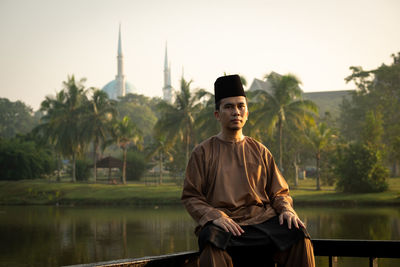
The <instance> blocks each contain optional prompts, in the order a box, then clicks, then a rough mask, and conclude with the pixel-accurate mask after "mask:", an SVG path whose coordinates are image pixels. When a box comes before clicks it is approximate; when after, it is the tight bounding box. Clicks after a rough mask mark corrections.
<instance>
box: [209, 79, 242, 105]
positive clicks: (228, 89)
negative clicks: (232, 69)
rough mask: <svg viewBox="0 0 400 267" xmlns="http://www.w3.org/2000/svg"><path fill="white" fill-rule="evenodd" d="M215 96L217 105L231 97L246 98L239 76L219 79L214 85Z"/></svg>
mask: <svg viewBox="0 0 400 267" xmlns="http://www.w3.org/2000/svg"><path fill="white" fill-rule="evenodd" d="M214 96H215V103H217V102H218V101H220V100H221V99H222V98H226V97H231V96H244V97H246V95H245V93H244V90H243V85H242V81H241V80H240V77H239V75H228V76H222V77H219V78H218V79H217V80H216V81H215V83H214Z"/></svg>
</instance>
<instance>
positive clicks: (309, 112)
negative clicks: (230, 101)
mask: <svg viewBox="0 0 400 267" xmlns="http://www.w3.org/2000/svg"><path fill="white" fill-rule="evenodd" d="M265 78H266V79H267V80H268V81H269V82H270V84H271V90H270V91H269V92H267V91H263V90H259V91H256V96H255V99H252V102H253V103H252V107H251V108H252V110H251V116H252V120H253V121H254V123H253V125H255V127H256V128H258V130H259V131H261V130H264V129H265V130H266V131H267V134H269V135H270V136H273V133H274V132H275V130H278V136H279V163H278V164H279V167H280V168H281V169H282V158H283V134H284V128H285V126H286V125H287V123H288V122H291V123H293V124H295V125H297V126H298V127H299V128H300V127H301V125H302V124H303V122H304V120H313V115H315V114H316V112H317V106H316V105H315V103H314V102H312V101H310V100H303V99H301V94H302V90H301V89H300V86H299V85H300V84H301V81H300V80H299V79H298V78H297V77H296V76H294V75H292V74H286V75H283V76H282V75H279V74H277V73H271V74H269V75H266V76H265Z"/></svg>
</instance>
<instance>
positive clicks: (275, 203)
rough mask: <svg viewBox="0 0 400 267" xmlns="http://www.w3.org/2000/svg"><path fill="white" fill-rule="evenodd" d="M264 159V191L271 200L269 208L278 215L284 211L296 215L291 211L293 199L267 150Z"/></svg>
mask: <svg viewBox="0 0 400 267" xmlns="http://www.w3.org/2000/svg"><path fill="white" fill-rule="evenodd" d="M265 159H266V161H267V166H268V172H267V173H268V183H267V188H266V191H267V194H268V196H269V198H270V200H271V206H272V207H273V208H274V209H275V211H276V212H277V213H278V214H280V213H282V212H284V211H290V212H292V213H294V214H296V212H295V211H294V209H293V199H292V197H291V196H290V195H289V186H288V184H287V182H286V180H285V179H284V178H283V176H282V174H281V172H280V171H279V168H278V166H277V165H276V163H275V160H274V158H273V156H272V155H271V154H270V152H269V151H268V150H267V151H266V156H265Z"/></svg>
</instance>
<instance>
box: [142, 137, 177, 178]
mask: <svg viewBox="0 0 400 267" xmlns="http://www.w3.org/2000/svg"><path fill="white" fill-rule="evenodd" d="M170 146H171V143H168V142H166V137H165V135H160V136H155V137H154V139H153V143H152V144H150V146H148V155H147V157H148V158H151V157H154V156H156V157H157V158H158V167H159V180H158V182H159V184H162V182H163V169H164V166H163V163H164V161H165V159H166V158H167V157H168V158H169V159H172V158H173V157H172V154H171V153H170V151H171V147H170Z"/></svg>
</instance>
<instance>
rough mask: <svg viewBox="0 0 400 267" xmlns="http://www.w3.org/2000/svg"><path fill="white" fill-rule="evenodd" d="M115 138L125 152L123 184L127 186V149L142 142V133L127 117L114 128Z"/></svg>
mask: <svg viewBox="0 0 400 267" xmlns="http://www.w3.org/2000/svg"><path fill="white" fill-rule="evenodd" d="M113 136H114V138H115V140H116V141H117V143H118V145H119V147H120V148H122V151H123V162H124V163H123V167H122V182H123V183H124V184H126V158H127V149H128V146H129V145H130V144H131V143H134V144H137V143H138V142H139V141H140V140H141V138H142V137H141V134H140V131H139V130H138V129H137V127H136V125H135V124H134V123H133V122H131V120H130V119H129V117H127V116H125V117H124V118H123V119H122V120H120V121H117V122H116V123H115V124H114V127H113Z"/></svg>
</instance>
